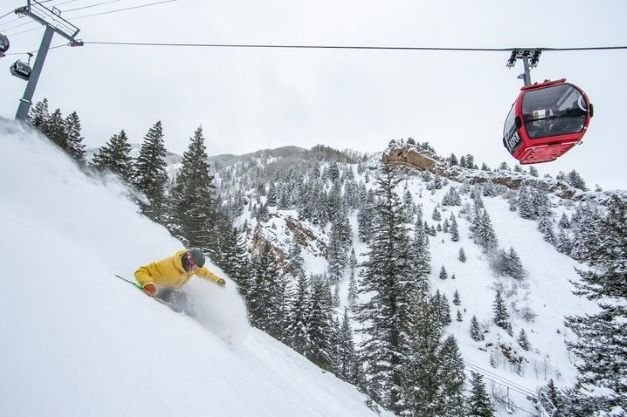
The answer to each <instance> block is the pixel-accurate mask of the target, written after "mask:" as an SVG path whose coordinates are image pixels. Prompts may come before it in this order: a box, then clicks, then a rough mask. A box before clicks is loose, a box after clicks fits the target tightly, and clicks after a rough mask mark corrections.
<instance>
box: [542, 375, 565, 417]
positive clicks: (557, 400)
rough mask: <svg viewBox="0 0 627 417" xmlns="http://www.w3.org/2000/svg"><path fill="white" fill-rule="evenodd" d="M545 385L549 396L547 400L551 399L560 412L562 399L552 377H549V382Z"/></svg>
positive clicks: (562, 403)
mask: <svg viewBox="0 0 627 417" xmlns="http://www.w3.org/2000/svg"><path fill="white" fill-rule="evenodd" d="M546 387H547V391H548V392H547V394H548V397H549V401H551V404H553V406H554V407H555V409H556V410H557V412H558V413H560V414H561V412H562V408H563V405H564V400H563V399H562V394H561V393H560V391H559V390H558V389H557V387H556V386H555V383H554V382H553V378H551V379H549V383H548V384H547V385H546Z"/></svg>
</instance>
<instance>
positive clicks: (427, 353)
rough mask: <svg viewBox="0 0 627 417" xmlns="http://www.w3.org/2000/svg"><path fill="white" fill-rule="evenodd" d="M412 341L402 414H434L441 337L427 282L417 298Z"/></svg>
mask: <svg viewBox="0 0 627 417" xmlns="http://www.w3.org/2000/svg"><path fill="white" fill-rule="evenodd" d="M415 305H416V307H417V308H416V318H415V320H414V326H413V331H414V333H413V334H414V340H413V341H412V346H411V347H412V349H410V352H411V353H410V356H408V358H407V364H406V366H405V368H404V375H405V383H404V384H403V387H404V390H405V395H404V396H405V398H406V403H407V411H406V412H405V413H403V415H409V416H435V413H436V410H437V408H438V404H439V403H438V400H439V398H440V397H439V394H440V393H441V390H440V387H441V382H440V380H439V377H438V368H439V366H440V361H439V358H438V350H439V346H440V338H441V336H442V325H441V323H440V316H439V311H438V309H437V308H436V306H435V305H434V304H433V303H432V302H431V301H430V297H429V283H428V281H427V280H426V279H425V280H422V281H421V283H420V285H419V290H418V298H417V301H416V304H415Z"/></svg>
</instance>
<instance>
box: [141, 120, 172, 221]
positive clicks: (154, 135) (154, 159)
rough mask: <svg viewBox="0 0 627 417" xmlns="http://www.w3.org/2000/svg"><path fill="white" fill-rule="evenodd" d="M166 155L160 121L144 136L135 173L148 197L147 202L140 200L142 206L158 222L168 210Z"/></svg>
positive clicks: (147, 214) (145, 212)
mask: <svg viewBox="0 0 627 417" xmlns="http://www.w3.org/2000/svg"><path fill="white" fill-rule="evenodd" d="M165 156H166V150H165V143H164V140H163V128H162V127H161V122H160V121H159V122H157V123H155V125H154V126H153V127H151V128H150V129H149V130H148V133H146V136H144V141H143V143H142V145H141V148H140V151H139V157H138V158H137V161H136V163H135V175H134V182H135V186H136V187H137V189H138V190H139V191H140V192H142V193H144V195H145V196H146V198H147V199H148V201H147V202H143V201H140V202H139V205H140V208H141V210H142V212H143V213H144V214H145V215H146V216H148V217H149V218H151V219H152V220H155V221H157V222H163V221H164V214H165V210H166V207H165V188H166V184H167V181H168V174H167V172H166V167H167V163H166V161H165Z"/></svg>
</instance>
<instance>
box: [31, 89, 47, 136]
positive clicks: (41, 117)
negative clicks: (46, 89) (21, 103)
mask: <svg viewBox="0 0 627 417" xmlns="http://www.w3.org/2000/svg"><path fill="white" fill-rule="evenodd" d="M49 118H50V114H49V113H48V99H47V98H44V99H43V100H42V101H40V102H38V103H37V104H35V105H34V106H33V107H31V109H30V112H29V114H28V122H29V123H30V124H31V125H32V126H33V127H34V128H35V129H37V130H39V131H40V132H41V133H43V134H44V135H47V134H48V132H47V129H48V119H49Z"/></svg>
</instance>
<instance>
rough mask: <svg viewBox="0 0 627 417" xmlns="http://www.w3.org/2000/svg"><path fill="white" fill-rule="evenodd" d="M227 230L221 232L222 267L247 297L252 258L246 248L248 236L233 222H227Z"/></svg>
mask: <svg viewBox="0 0 627 417" xmlns="http://www.w3.org/2000/svg"><path fill="white" fill-rule="evenodd" d="M225 223H226V224H225V227H226V229H227V230H225V231H224V232H223V233H221V234H222V235H223V236H221V238H220V242H221V245H220V252H221V256H220V259H221V262H220V265H219V266H220V267H221V268H222V270H223V271H224V272H226V273H227V274H228V276H229V277H231V278H232V279H233V280H235V282H236V283H237V288H238V290H239V292H240V294H241V295H242V296H243V297H244V298H245V299H246V298H247V297H248V292H249V291H250V285H251V282H250V281H251V278H250V260H249V259H248V251H247V249H246V237H245V235H244V233H241V232H240V231H239V230H238V229H237V228H236V227H231V222H230V221H229V222H225Z"/></svg>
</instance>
